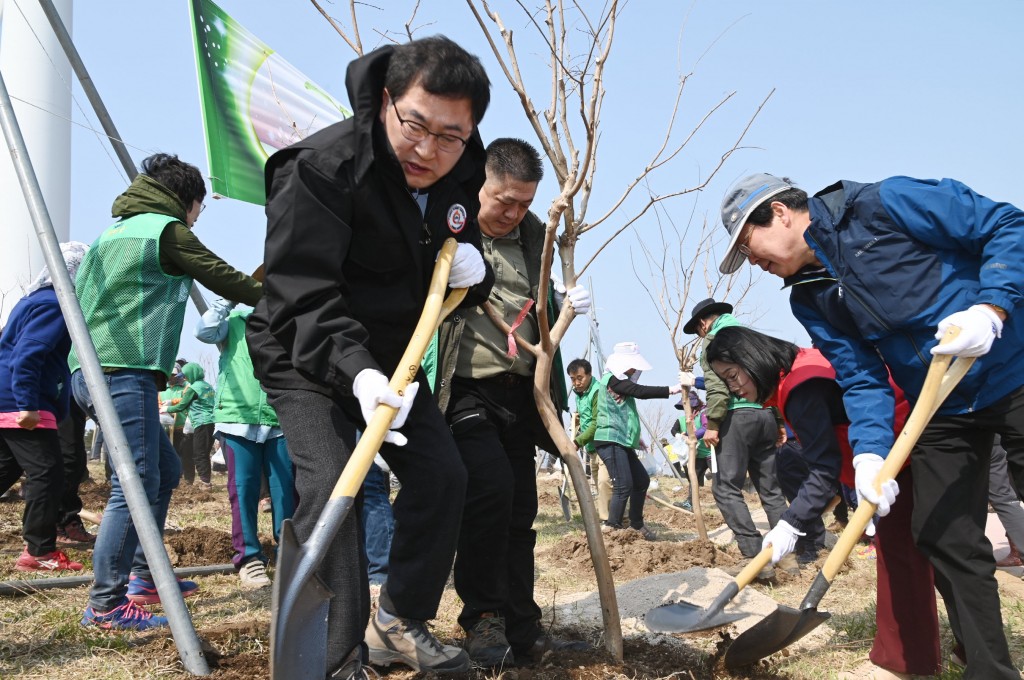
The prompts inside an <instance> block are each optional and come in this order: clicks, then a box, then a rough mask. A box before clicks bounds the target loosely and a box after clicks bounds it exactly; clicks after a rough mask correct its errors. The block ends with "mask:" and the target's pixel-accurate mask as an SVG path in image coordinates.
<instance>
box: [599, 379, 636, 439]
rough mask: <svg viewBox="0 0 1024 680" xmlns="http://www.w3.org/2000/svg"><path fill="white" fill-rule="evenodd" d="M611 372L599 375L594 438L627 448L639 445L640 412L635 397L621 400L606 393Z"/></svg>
mask: <svg viewBox="0 0 1024 680" xmlns="http://www.w3.org/2000/svg"><path fill="white" fill-rule="evenodd" d="M611 377H612V374H611V373H605V374H604V375H602V376H601V387H602V388H603V389H601V391H600V392H598V393H597V432H595V433H594V440H595V441H599V442H615V443H616V444H621V445H622V446H625V447H626V448H628V449H635V448H636V447H638V446H640V414H639V413H637V410H636V399H634V398H633V397H625V398H624V399H623V400H622V401H621V402H620V401H617V400H616V399H614V398H613V397H612V396H611V395H610V394H609V393H608V381H609V380H610V379H611Z"/></svg>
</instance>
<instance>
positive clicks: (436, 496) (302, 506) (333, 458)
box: [267, 371, 466, 669]
mask: <svg viewBox="0 0 1024 680" xmlns="http://www.w3.org/2000/svg"><path fill="white" fill-rule="evenodd" d="M417 381H418V382H419V383H420V388H419V394H418V395H417V397H416V400H415V402H414V403H413V407H412V410H411V411H410V412H409V417H408V419H407V420H406V421H405V425H404V426H403V427H402V430H401V432H402V433H403V434H404V435H405V436H406V437H408V439H409V443H408V444H406V445H405V446H404V447H396V446H392V445H390V444H384V445H383V446H382V447H381V450H380V453H381V455H382V456H383V457H384V459H385V460H386V461H387V463H388V466H389V467H390V468H391V470H392V472H394V473H395V476H396V477H398V480H399V481H400V482H401V483H402V488H401V490H400V491H399V492H398V496H397V497H396V498H395V503H394V506H393V507H394V516H395V534H394V538H393V539H392V542H391V554H390V564H389V566H388V580H387V583H385V584H384V587H383V588H382V589H381V594H380V605H381V607H383V608H384V609H385V610H387V611H389V612H391V613H393V614H396V615H398V616H400V617H403V618H408V619H415V620H418V621H426V620H429V619H432V618H434V617H435V616H436V615H437V606H438V604H439V603H440V601H441V595H442V594H443V592H444V586H445V583H446V582H447V580H448V575H449V573H450V572H451V567H452V560H453V559H454V556H455V548H456V542H457V540H458V533H459V521H460V520H461V517H462V500H463V498H464V497H465V493H466V473H465V470H464V469H463V467H462V462H461V461H460V460H459V454H458V450H457V449H456V447H455V442H454V440H453V439H452V435H451V431H450V430H449V429H448V426H447V425H446V424H445V422H444V418H443V416H442V415H441V412H440V411H439V410H438V408H437V405H436V404H435V403H434V400H433V396H432V395H431V393H430V389H429V388H428V386H427V384H426V380H425V378H424V377H423V372H422V371H420V372H419V374H418V375H417ZM267 395H268V397H269V401H270V405H271V406H273V407H274V409H275V411H276V412H277V417H278V420H279V421H280V422H281V428H282V429H283V430H284V434H285V437H286V438H287V440H288V452H289V455H290V456H291V459H292V463H294V465H295V491H296V494H297V495H298V498H299V501H298V504H297V505H296V508H295V514H294V515H293V516H292V522H293V523H294V526H295V533H296V534H297V536H298V539H299V541H305V540H306V539H307V538H308V537H309V535H310V533H311V532H312V530H313V526H314V525H315V524H316V521H317V519H318V518H319V516H320V512H321V510H323V507H324V505H325V504H326V502H327V499H328V498H329V497H330V495H331V491H333V490H334V485H335V484H336V483H337V481H338V478H339V477H340V476H341V471H342V469H343V468H344V465H345V463H346V462H347V461H348V459H349V456H350V455H351V453H352V449H353V448H354V446H355V435H356V427H357V424H358V425H359V426H362V420H361V418H360V416H359V415H358V404H357V403H356V401H355V400H354V399H348V400H335V399H332V398H331V397H327V396H325V395H322V394H319V393H316V392H310V391H305V390H284V391H280V390H273V389H270V390H267ZM361 500H362V499H361V497H360V498H359V499H357V501H358V502H357V503H356V509H355V512H352V513H350V514H349V516H348V517H346V518H345V521H344V522H343V524H342V526H341V529H340V530H339V531H338V534H337V536H336V537H335V539H334V542H333V544H332V545H331V548H330V550H328V552H327V555H326V556H325V558H324V561H323V563H322V564H321V565H320V569H319V570H318V572H317V573H318V574H319V576H320V578H321V579H323V581H324V583H325V584H326V585H327V587H328V588H330V589H331V590H332V591H333V592H334V597H333V598H332V599H331V603H330V608H329V610H328V615H327V635H328V638H327V668H328V669H334V668H337V667H338V666H340V665H341V663H342V662H343V661H344V659H345V658H346V657H347V656H348V654H349V653H351V652H352V651H353V650H354V649H355V648H356V646H357V645H360V644H362V641H363V635H364V633H365V631H366V624H367V621H368V620H369V615H370V594H369V585H368V582H367V576H366V566H367V565H366V553H365V549H364V545H363V536H362V520H361V514H362V511H361V507H360V503H361ZM364 658H365V657H364Z"/></svg>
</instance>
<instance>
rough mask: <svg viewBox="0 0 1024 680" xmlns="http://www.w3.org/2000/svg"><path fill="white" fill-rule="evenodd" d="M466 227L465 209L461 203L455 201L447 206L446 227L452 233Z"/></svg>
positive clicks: (456, 232)
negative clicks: (450, 205)
mask: <svg viewBox="0 0 1024 680" xmlns="http://www.w3.org/2000/svg"><path fill="white" fill-rule="evenodd" d="M465 228H466V209H465V208H463V207H462V204H461V203H456V204H455V205H453V206H452V207H450V208H448V229H449V230H450V231H451V232H452V233H453V234H458V233H459V232H460V231H462V230H463V229H465Z"/></svg>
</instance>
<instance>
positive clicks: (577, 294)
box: [565, 285, 590, 316]
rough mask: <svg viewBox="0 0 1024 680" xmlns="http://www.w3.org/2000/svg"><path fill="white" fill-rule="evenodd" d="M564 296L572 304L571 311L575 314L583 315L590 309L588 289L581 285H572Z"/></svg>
mask: <svg viewBox="0 0 1024 680" xmlns="http://www.w3.org/2000/svg"><path fill="white" fill-rule="evenodd" d="M565 294H566V297H568V298H569V303H570V304H571V305H572V311H573V312H575V313H576V316H583V315H584V314H586V313H587V312H589V311H590V291H589V290H587V289H586V288H584V287H583V286H579V285H576V286H573V287H572V288H570V289H569V290H567V291H566V293H565Z"/></svg>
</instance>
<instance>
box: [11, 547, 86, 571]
mask: <svg viewBox="0 0 1024 680" xmlns="http://www.w3.org/2000/svg"><path fill="white" fill-rule="evenodd" d="M14 568H15V569H17V570H18V571H49V572H53V571H82V563H81V562H72V561H71V560H70V559H69V558H68V556H67V554H66V553H64V551H62V550H54V551H53V552H52V553H47V554H46V555H29V554H28V548H25V549H24V550H22V551H21V555H20V556H19V557H18V559H17V561H15V563H14Z"/></svg>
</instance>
